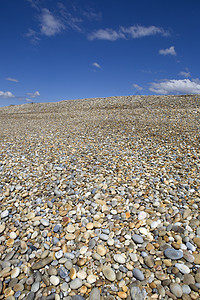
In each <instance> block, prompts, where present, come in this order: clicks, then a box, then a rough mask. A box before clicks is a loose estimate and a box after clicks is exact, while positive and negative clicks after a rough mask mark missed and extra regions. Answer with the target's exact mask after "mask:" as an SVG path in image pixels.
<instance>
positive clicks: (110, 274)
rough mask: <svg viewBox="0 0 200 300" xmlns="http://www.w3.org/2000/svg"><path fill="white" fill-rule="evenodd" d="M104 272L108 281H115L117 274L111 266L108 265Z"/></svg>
mask: <svg viewBox="0 0 200 300" xmlns="http://www.w3.org/2000/svg"><path fill="white" fill-rule="evenodd" d="M102 271H103V275H104V276H105V277H106V279H108V280H109V281H115V279H116V274H115V272H114V271H113V269H112V268H111V267H110V266H108V265H106V266H103V270H102Z"/></svg>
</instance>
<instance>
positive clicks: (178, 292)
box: [170, 283, 183, 298]
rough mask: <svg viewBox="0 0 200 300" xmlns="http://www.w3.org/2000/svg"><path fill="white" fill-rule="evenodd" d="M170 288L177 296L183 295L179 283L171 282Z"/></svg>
mask: <svg viewBox="0 0 200 300" xmlns="http://www.w3.org/2000/svg"><path fill="white" fill-rule="evenodd" d="M170 290H171V292H172V294H174V295H175V296H176V297H177V298H181V297H182V295H183V291H182V288H181V286H180V285H179V284H178V283H171V284H170Z"/></svg>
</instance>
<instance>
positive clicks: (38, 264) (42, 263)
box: [32, 256, 54, 270]
mask: <svg viewBox="0 0 200 300" xmlns="http://www.w3.org/2000/svg"><path fill="white" fill-rule="evenodd" d="M53 260H54V259H53V257H52V256H48V257H45V258H44V259H41V260H39V261H38V262H36V263H34V264H33V266H32V269H33V270H39V269H42V268H44V267H45V266H46V265H49V264H50V263H51V262H52V261H53Z"/></svg>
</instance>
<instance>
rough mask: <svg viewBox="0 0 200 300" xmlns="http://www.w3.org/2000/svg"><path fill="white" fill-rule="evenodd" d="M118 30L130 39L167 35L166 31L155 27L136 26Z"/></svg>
mask: <svg viewBox="0 0 200 300" xmlns="http://www.w3.org/2000/svg"><path fill="white" fill-rule="evenodd" d="M120 30H121V32H122V33H125V34H128V35H130V37H132V38H133V39H136V38H140V37H144V36H149V35H156V34H161V35H164V36H166V35H168V33H167V32H166V31H164V30H163V29H162V28H159V27H156V26H149V27H145V26H139V25H136V26H131V27H127V28H125V27H120Z"/></svg>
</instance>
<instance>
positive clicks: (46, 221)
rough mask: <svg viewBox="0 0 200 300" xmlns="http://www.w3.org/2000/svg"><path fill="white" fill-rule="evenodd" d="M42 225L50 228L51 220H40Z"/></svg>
mask: <svg viewBox="0 0 200 300" xmlns="http://www.w3.org/2000/svg"><path fill="white" fill-rule="evenodd" d="M40 223H41V224H42V225H43V226H49V220H47V219H44V218H42V219H41V220H40Z"/></svg>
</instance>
